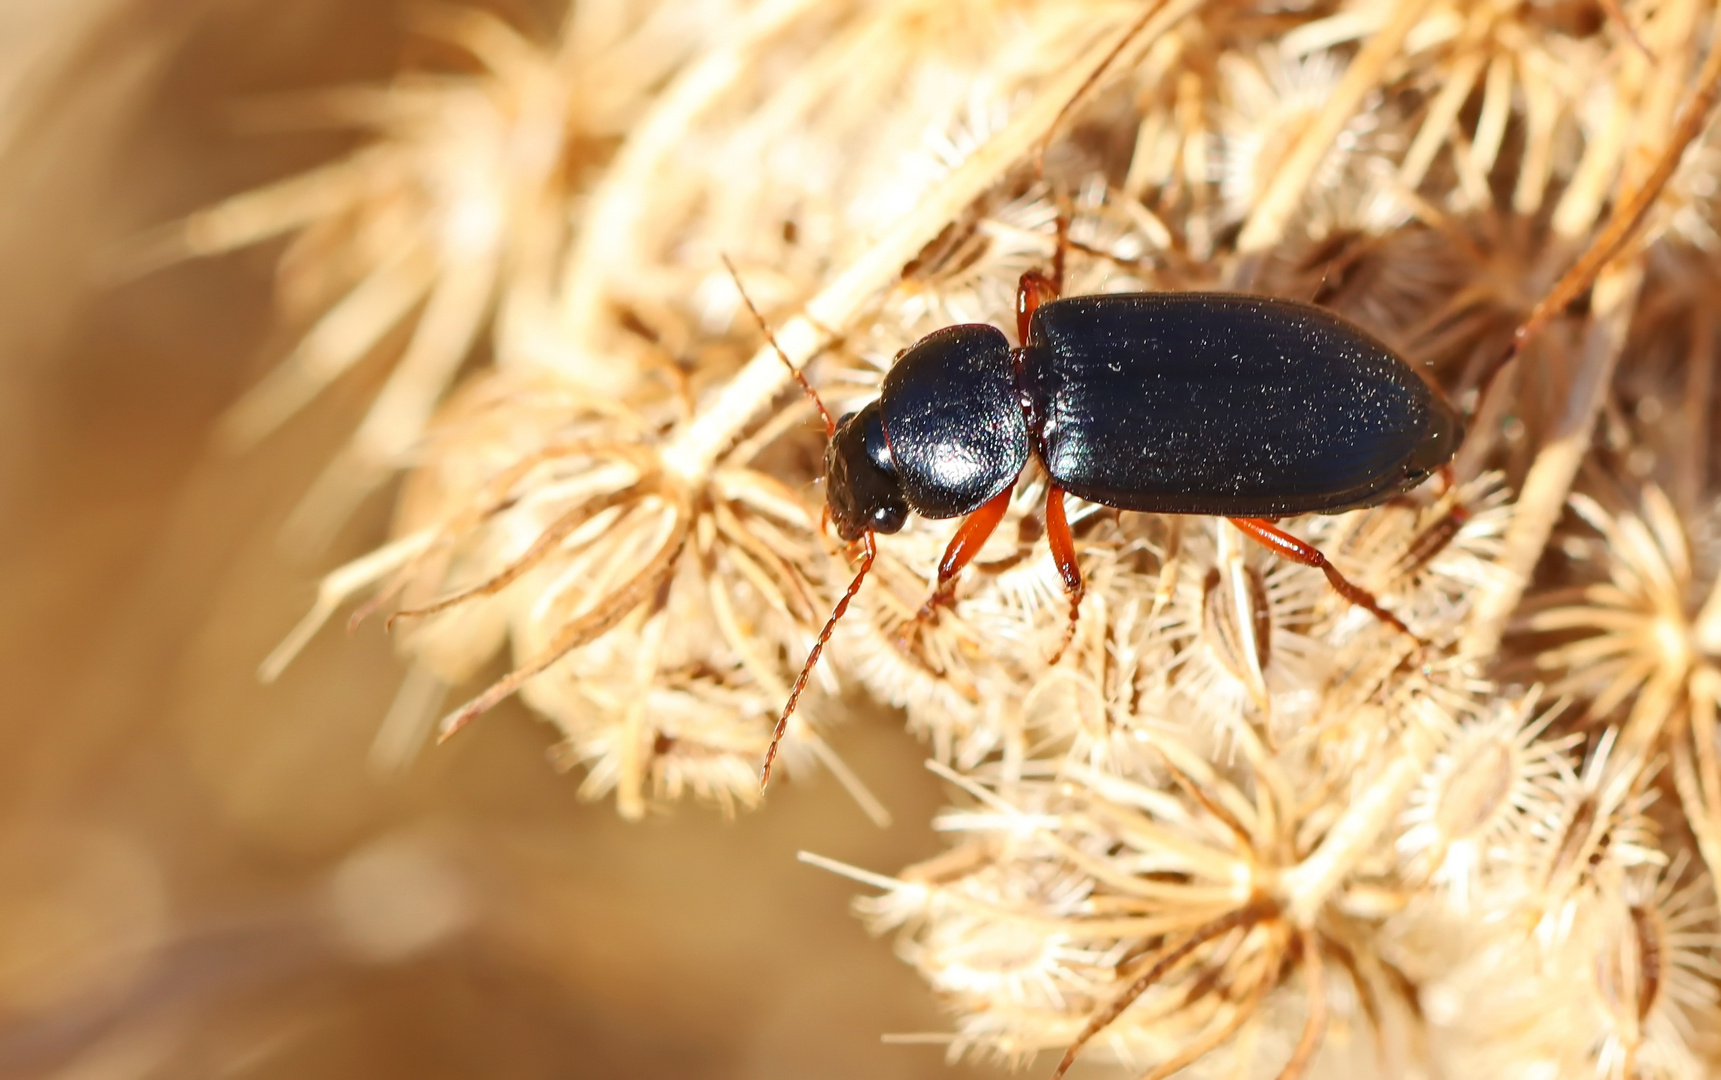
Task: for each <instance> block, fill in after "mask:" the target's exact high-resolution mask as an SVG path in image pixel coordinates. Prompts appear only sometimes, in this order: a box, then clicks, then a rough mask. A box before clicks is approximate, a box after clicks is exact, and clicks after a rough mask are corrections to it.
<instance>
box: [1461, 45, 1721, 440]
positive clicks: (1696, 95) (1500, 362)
mask: <svg viewBox="0 0 1721 1080" xmlns="http://www.w3.org/2000/svg"><path fill="white" fill-rule="evenodd" d="M1698 77H1699V79H1700V81H1699V83H1698V85H1697V89H1696V90H1695V91H1693V92H1692V95H1691V97H1690V99H1689V100H1687V101H1686V102H1685V107H1684V108H1683V109H1681V110H1680V113H1679V118H1678V119H1677V120H1676V121H1675V122H1674V125H1673V133H1672V135H1671V136H1670V137H1669V138H1668V140H1667V145H1666V146H1665V147H1663V148H1662V151H1661V156H1660V157H1659V158H1657V159H1656V162H1655V168H1653V169H1651V170H1650V172H1649V175H1648V176H1646V177H1644V180H1643V183H1642V184H1639V185H1638V187H1637V190H1635V191H1633V192H1632V193H1631V194H1630V195H1628V196H1627V197H1625V198H1624V199H1621V200H1620V201H1619V202H1618V203H1616V204H1615V206H1614V211H1613V213H1612V214H1610V215H1609V216H1608V221H1607V225H1606V226H1605V227H1603V229H1602V231H1601V232H1600V233H1598V234H1597V235H1596V238H1595V240H1593V241H1592V242H1591V243H1590V246H1589V247H1588V248H1587V249H1585V251H1584V253H1583V255H1581V256H1580V257H1579V258H1578V261H1577V262H1575V263H1573V264H1572V267H1571V269H1570V270H1567V271H1566V272H1565V275H1564V276H1562V277H1561V278H1560V280H1559V281H1557V282H1555V283H1554V287H1553V288H1552V289H1551V290H1549V291H1548V294H1547V295H1546V296H1544V297H1542V299H1541V300H1539V301H1537V303H1536V306H1535V307H1533V308H1531V309H1530V314H1529V316H1528V317H1527V318H1525V319H1524V321H1523V322H1522V323H1520V324H1519V325H1518V328H1517V329H1516V330H1514V331H1513V332H1512V340H1511V342H1510V343H1508V344H1507V346H1506V348H1505V350H1504V351H1503V352H1501V354H1500V356H1499V358H1498V359H1496V360H1495V361H1494V363H1493V365H1492V366H1490V367H1489V368H1488V370H1487V371H1485V372H1483V374H1482V377H1481V378H1480V379H1478V380H1477V382H1476V387H1477V391H1476V404H1475V407H1474V409H1473V410H1472V414H1471V416H1470V417H1467V419H1474V418H1475V415H1476V414H1477V413H1480V412H1481V411H1482V404H1483V402H1485V401H1486V400H1487V399H1488V392H1489V391H1490V390H1492V389H1493V387H1494V380H1495V379H1496V378H1497V377H1498V376H1499V374H1500V372H1502V371H1504V370H1505V369H1506V367H1507V365H1509V364H1510V363H1511V362H1512V361H1514V360H1516V359H1517V358H1518V357H1519V356H1520V355H1521V354H1522V353H1523V351H1524V349H1525V348H1526V347H1527V346H1528V345H1529V343H1530V340H1531V339H1532V338H1534V337H1535V336H1536V335H1537V334H1539V333H1541V332H1542V331H1543V330H1544V329H1546V328H1547V325H1548V324H1549V323H1551V322H1553V321H1554V320H1555V319H1556V318H1558V317H1559V316H1560V315H1561V314H1562V313H1563V312H1564V311H1565V310H1566V308H1568V307H1570V306H1571V303H1572V301H1574V300H1576V299H1577V298H1578V296H1579V295H1580V294H1582V293H1583V291H1584V290H1585V289H1588V288H1589V287H1590V286H1591V285H1593V284H1595V280H1596V278H1597V277H1599V276H1601V272H1602V269H1603V268H1604V267H1605V266H1607V264H1608V263H1610V262H1612V261H1613V259H1614V258H1615V257H1616V256H1618V255H1619V253H1620V251H1621V250H1622V249H1623V248H1624V247H1625V245H1626V244H1627V243H1629V242H1630V241H1631V239H1632V237H1634V236H1636V235H1637V231H1638V229H1639V227H1640V226H1642V224H1643V221H1644V218H1646V217H1648V216H1649V211H1650V208H1651V207H1653V206H1654V205H1655V201H1656V199H1658V198H1659V197H1660V196H1661V193H1662V190H1663V189H1664V188H1666V187H1667V181H1668V180H1669V179H1671V178H1672V176H1673V172H1674V170H1675V169H1677V168H1678V167H1679V162H1680V161H1681V160H1682V159H1683V158H1684V157H1685V151H1686V148H1687V147H1689V146H1690V145H1691V144H1692V142H1694V141H1695V140H1696V138H1697V136H1698V135H1699V134H1701V133H1702V131H1703V127H1704V123H1705V122H1706V121H1707V120H1708V118H1709V114H1710V113H1711V112H1713V111H1714V109H1715V101H1716V98H1717V97H1721V49H1711V50H1710V51H1709V55H1708V56H1707V57H1706V58H1705V59H1704V61H1703V70H1702V71H1701V72H1699V73H1698Z"/></svg>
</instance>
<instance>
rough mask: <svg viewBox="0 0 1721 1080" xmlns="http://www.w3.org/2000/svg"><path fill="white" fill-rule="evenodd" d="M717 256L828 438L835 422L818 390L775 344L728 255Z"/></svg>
mask: <svg viewBox="0 0 1721 1080" xmlns="http://www.w3.org/2000/svg"><path fill="white" fill-rule="evenodd" d="M718 257H719V258H721V259H722V260H723V265H724V266H726V267H728V269H729V276H730V277H731V278H733V279H734V280H735V291H736V292H738V293H740V294H741V302H742V303H743V304H746V305H747V310H748V311H750V312H752V313H753V321H754V322H756V323H758V324H759V329H760V330H763V331H764V332H765V340H766V341H768V342H770V343H771V348H772V349H774V350H776V353H777V359H779V360H781V361H783V366H784V367H786V368H788V369H789V374H790V375H791V376H793V377H794V379H795V381H796V382H798V383H800V384H801V389H802V390H805V391H806V392H807V396H808V397H809V398H811V399H812V400H813V408H815V409H817V410H819V418H820V419H821V420H823V421H824V422H825V438H827V439H828V438H830V437H831V436H833V435H835V434H836V433H837V422H836V421H835V420H832V419H831V413H830V410H829V409H826V408H825V403H824V401H823V400H822V399H821V398H820V397H819V392H818V391H817V390H814V389H813V384H812V383H810V382H808V381H807V377H806V376H805V375H803V374H801V369H800V368H798V367H796V366H795V365H794V364H793V363H792V362H791V361H790V360H789V354H788V353H786V352H784V351H783V347H782V346H781V345H779V344H777V335H776V334H773V333H771V324H770V323H767V322H766V321H765V316H763V315H761V314H759V309H758V308H757V307H754V306H753V298H752V297H751V296H748V295H747V289H746V287H745V286H743V285H742V284H741V272H740V271H738V270H736V269H735V264H734V263H732V262H730V261H729V256H727V255H719V256H718Z"/></svg>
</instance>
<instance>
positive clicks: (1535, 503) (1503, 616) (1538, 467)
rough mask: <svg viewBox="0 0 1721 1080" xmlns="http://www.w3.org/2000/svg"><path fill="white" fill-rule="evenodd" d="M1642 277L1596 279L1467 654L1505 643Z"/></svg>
mask: <svg viewBox="0 0 1721 1080" xmlns="http://www.w3.org/2000/svg"><path fill="white" fill-rule="evenodd" d="M1642 282H1643V270H1642V267H1641V266H1640V265H1639V264H1638V263H1637V262H1636V261H1635V260H1633V261H1632V262H1630V263H1629V264H1627V265H1624V266H1620V267H1617V268H1614V269H1611V270H1609V271H1607V272H1605V273H1603V274H1602V276H1601V278H1600V279H1599V280H1598V281H1597V282H1596V283H1595V290H1594V292H1593V294H1592V295H1593V299H1592V301H1591V310H1592V311H1593V313H1594V314H1593V315H1592V320H1591V323H1590V326H1589V330H1588V332H1587V333H1586V334H1585V335H1584V344H1583V352H1582V355H1581V357H1580V360H1579V369H1578V374H1577V379H1576V381H1575V382H1574V383H1573V386H1572V390H1571V395H1570V397H1569V398H1568V399H1567V402H1566V411H1565V413H1564V415H1563V416H1562V417H1561V418H1560V424H1559V427H1558V428H1557V429H1556V430H1555V432H1554V435H1553V437H1552V438H1551V439H1550V440H1549V441H1548V443H1547V445H1545V446H1544V447H1542V450H1541V452H1540V453H1538V454H1537V455H1536V460H1535V463H1534V464H1532V465H1531V466H1530V471H1529V473H1528V475H1526V476H1525V477H1524V487H1523V490H1522V492H1520V494H1519V497H1518V505H1517V508H1516V510H1515V511H1514V512H1513V514H1512V521H1511V524H1510V525H1508V526H1507V528H1506V536H1505V539H1504V541H1503V542H1502V551H1501V556H1500V566H1501V567H1502V568H1503V569H1505V571H1506V573H1505V574H1504V575H1502V577H1501V579H1500V581H1499V583H1498V584H1496V585H1495V586H1494V587H1493V588H1491V589H1489V590H1487V591H1485V592H1483V593H1482V595H1481V597H1480V598H1479V599H1478V600H1477V603H1476V609H1475V611H1474V613H1473V614H1472V616H1471V620H1470V626H1469V629H1468V630H1467V632H1466V633H1465V636H1464V639H1463V640H1462V641H1461V642H1460V643H1459V652H1460V653H1461V654H1462V655H1464V656H1470V657H1476V658H1481V659H1487V658H1490V657H1492V656H1493V655H1494V653H1495V651H1496V649H1497V648H1498V646H1499V644H1500V635H1501V633H1502V632H1503V631H1504V629H1505V625H1506V620H1507V619H1508V618H1510V617H1511V614H1512V612H1513V611H1514V610H1515V609H1516V608H1517V606H1518V600H1519V598H1520V597H1521V596H1522V595H1523V592H1524V589H1525V587H1526V586H1527V585H1528V584H1529V580H1530V572H1531V571H1532V570H1533V569H1534V568H1535V565H1536V563H1537V561H1539V560H1540V559H1541V557H1542V549H1543V548H1544V547H1546V546H1547V542H1548V535H1549V533H1551V532H1552V531H1553V528H1554V523H1555V522H1556V521H1558V520H1559V518H1560V514H1561V512H1562V510H1563V509H1564V507H1565V502H1566V495H1567V493H1568V492H1570V491H1571V487H1572V480H1573V479H1574V478H1576V476H1577V473H1578V467H1579V466H1580V465H1582V464H1583V459H1584V454H1585V453H1586V452H1587V451H1588V450H1589V444H1590V435H1591V432H1592V431H1593V430H1594V428H1595V418H1596V414H1597V413H1599V412H1600V411H1601V406H1602V402H1603V401H1605V400H1606V398H1607V391H1608V387H1609V386H1610V385H1611V383H1612V382H1613V371H1614V367H1615V365H1616V364H1617V363H1618V361H1619V352H1620V349H1621V348H1623V347H1624V345H1625V337H1626V331H1627V330H1628V329H1629V328H1630V324H1631V313H1632V309H1633V308H1634V307H1635V306H1636V303H1637V293H1638V288H1639V286H1640V285H1641V284H1642Z"/></svg>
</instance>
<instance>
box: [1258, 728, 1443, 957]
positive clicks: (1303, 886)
mask: <svg viewBox="0 0 1721 1080" xmlns="http://www.w3.org/2000/svg"><path fill="white" fill-rule="evenodd" d="M1434 744H1435V740H1434V739H1433V738H1432V737H1430V736H1429V734H1428V733H1427V732H1425V731H1423V730H1422V729H1421V727H1419V726H1417V725H1414V724H1413V725H1412V726H1410V727H1408V728H1406V729H1405V731H1404V734H1403V735H1402V736H1401V737H1400V739H1399V745H1400V746H1401V747H1402V750H1401V752H1400V753H1399V755H1398V756H1397V757H1396V758H1394V759H1393V760H1392V761H1391V762H1390V763H1388V764H1387V765H1386V767H1385V768H1383V769H1381V770H1380V771H1379V772H1378V773H1368V772H1365V773H1362V774H1360V775H1364V776H1367V775H1373V776H1374V777H1375V779H1374V780H1373V782H1372V783H1370V784H1369V786H1368V787H1367V788H1365V789H1364V790H1363V791H1362V792H1360V793H1359V794H1358V795H1356V796H1355V797H1354V798H1352V799H1351V800H1350V803H1349V805H1348V806H1347V807H1346V808H1345V812H1344V814H1343V816H1341V817H1340V818H1339V819H1338V821H1336V822H1334V823H1333V826H1332V828H1331V829H1329V830H1327V835H1326V837H1325V838H1324V839H1323V840H1322V841H1321V845H1320V847H1318V848H1316V849H1315V850H1314V851H1313V852H1312V853H1310V854H1309V856H1308V857H1307V858H1306V859H1304V860H1303V861H1302V862H1300V863H1298V864H1297V865H1296V866H1293V867H1292V868H1291V869H1289V870H1287V871H1285V873H1284V875H1283V876H1282V877H1281V878H1280V880H1279V889H1278V892H1279V896H1280V897H1281V899H1282V903H1283V904H1284V908H1285V914H1286V916H1287V917H1288V918H1289V919H1290V921H1291V923H1292V924H1293V925H1295V926H1299V927H1304V928H1307V927H1312V926H1313V925H1314V922H1315V919H1316V918H1317V917H1318V916H1319V915H1320V912H1321V909H1322V908H1324V907H1325V906H1326V904H1327V901H1328V899H1329V898H1330V897H1331V896H1332V894H1333V890H1335V889H1337V888H1338V887H1339V886H1340V885H1341V884H1342V883H1343V881H1344V879H1345V877H1346V876H1347V875H1348V874H1349V873H1350V872H1351V870H1353V869H1354V868H1355V867H1356V864H1357V862H1358V860H1360V859H1361V858H1363V856H1365V855H1366V854H1367V853H1368V852H1369V851H1370V850H1372V849H1373V847H1374V845H1375V842H1376V841H1377V840H1378V838H1379V837H1380V834H1381V831H1382V830H1384V829H1385V828H1387V827H1388V826H1389V825H1391V824H1392V823H1393V822H1394V821H1395V820H1396V819H1397V817H1398V814H1399V811H1400V810H1402V809H1403V807H1404V802H1405V800H1406V799H1408V798H1409V797H1410V793H1411V792H1412V791H1413V790H1414V789H1415V788H1416V785H1417V783H1418V782H1419V781H1420V780H1421V779H1422V776H1423V774H1424V773H1425V772H1426V771H1427V769H1428V765H1429V763H1430V762H1431V761H1433V759H1434V750H1435V745H1434Z"/></svg>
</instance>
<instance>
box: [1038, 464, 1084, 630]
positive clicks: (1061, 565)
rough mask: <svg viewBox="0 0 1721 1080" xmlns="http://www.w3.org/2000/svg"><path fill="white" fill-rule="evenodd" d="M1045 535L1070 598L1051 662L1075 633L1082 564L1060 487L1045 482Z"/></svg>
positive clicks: (1079, 613)
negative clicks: (1066, 619) (1066, 622)
mask: <svg viewBox="0 0 1721 1080" xmlns="http://www.w3.org/2000/svg"><path fill="white" fill-rule="evenodd" d="M1046 539H1047V540H1049V541H1051V544H1052V561H1054V562H1056V563H1057V564H1058V575H1059V576H1060V577H1062V578H1063V579H1064V593H1065V594H1066V595H1067V596H1069V598H1070V624H1069V625H1068V626H1067V627H1065V628H1064V643H1063V644H1062V645H1059V646H1058V651H1057V652H1055V653H1053V654H1052V659H1051V663H1054V664H1055V663H1057V662H1058V661H1059V660H1062V659H1063V658H1064V650H1066V649H1068V648H1069V647H1070V642H1072V641H1074V640H1075V637H1076V620H1077V619H1078V618H1079V617H1080V616H1081V610H1082V594H1083V593H1084V592H1086V591H1087V587H1086V586H1085V585H1083V584H1082V568H1081V567H1080V566H1077V565H1076V540H1075V537H1073V536H1071V535H1070V519H1069V518H1067V517H1065V516H1064V489H1063V488H1060V487H1058V486H1057V485H1056V484H1051V483H1048V484H1047V485H1046Z"/></svg>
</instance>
